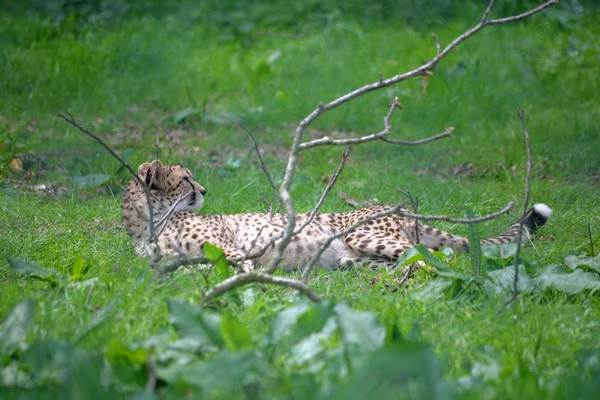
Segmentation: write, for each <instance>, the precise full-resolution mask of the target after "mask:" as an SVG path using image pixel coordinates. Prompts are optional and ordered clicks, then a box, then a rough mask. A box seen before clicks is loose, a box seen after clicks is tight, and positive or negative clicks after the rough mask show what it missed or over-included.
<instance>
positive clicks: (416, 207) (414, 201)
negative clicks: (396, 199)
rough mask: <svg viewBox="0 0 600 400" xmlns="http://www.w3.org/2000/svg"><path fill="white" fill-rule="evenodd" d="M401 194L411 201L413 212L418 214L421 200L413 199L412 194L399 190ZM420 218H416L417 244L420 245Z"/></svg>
mask: <svg viewBox="0 0 600 400" xmlns="http://www.w3.org/2000/svg"><path fill="white" fill-rule="evenodd" d="M398 192H399V193H401V194H403V195H404V196H405V197H406V198H407V199H408V201H410V205H411V206H412V209H413V212H414V213H415V214H417V213H418V212H419V198H418V197H414V198H413V197H412V195H411V194H410V192H409V191H408V190H407V191H404V190H398ZM419 236H420V235H419V218H415V242H416V243H419V242H420V240H419Z"/></svg>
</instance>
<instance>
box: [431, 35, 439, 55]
mask: <svg viewBox="0 0 600 400" xmlns="http://www.w3.org/2000/svg"><path fill="white" fill-rule="evenodd" d="M431 36H432V37H433V43H435V54H436V55H439V54H440V51H441V50H442V48H441V47H440V43H439V42H438V40H437V37H436V36H435V33H432V34H431Z"/></svg>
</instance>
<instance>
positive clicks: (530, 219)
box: [481, 203, 552, 245]
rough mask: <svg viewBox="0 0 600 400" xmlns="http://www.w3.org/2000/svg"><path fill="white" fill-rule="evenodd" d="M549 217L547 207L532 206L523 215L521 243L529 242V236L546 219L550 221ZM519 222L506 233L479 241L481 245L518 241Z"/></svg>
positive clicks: (538, 204)
mask: <svg viewBox="0 0 600 400" xmlns="http://www.w3.org/2000/svg"><path fill="white" fill-rule="evenodd" d="M550 215H552V209H551V208H550V207H548V206H547V205H546V204H544V203H537V204H534V206H533V207H531V208H530V209H529V210H527V212H526V213H525V218H524V220H523V227H524V228H525V229H524V230H523V234H522V236H521V237H522V239H521V241H522V243H525V242H527V241H528V240H529V235H530V234H532V233H535V231H536V230H537V229H538V228H539V227H541V226H543V225H544V224H545V223H546V222H548V219H550ZM519 226H520V223H519V221H517V222H515V223H514V224H513V225H512V226H511V227H510V229H509V230H508V231H506V233H504V234H502V235H500V236H496V237H493V238H489V239H483V240H482V241H481V244H482V245H485V244H494V243H496V244H500V243H514V242H516V241H517V240H518V237H519Z"/></svg>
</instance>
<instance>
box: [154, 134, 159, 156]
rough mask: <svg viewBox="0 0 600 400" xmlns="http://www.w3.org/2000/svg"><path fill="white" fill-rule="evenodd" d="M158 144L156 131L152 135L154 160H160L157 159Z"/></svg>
mask: <svg viewBox="0 0 600 400" xmlns="http://www.w3.org/2000/svg"><path fill="white" fill-rule="evenodd" d="M159 144H160V141H159V138H158V131H156V133H155V134H154V159H155V160H160V158H158V145H159Z"/></svg>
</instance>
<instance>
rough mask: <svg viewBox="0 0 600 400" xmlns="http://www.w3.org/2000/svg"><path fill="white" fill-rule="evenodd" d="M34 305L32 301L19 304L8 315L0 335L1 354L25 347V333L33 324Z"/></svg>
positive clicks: (23, 301)
mask: <svg viewBox="0 0 600 400" xmlns="http://www.w3.org/2000/svg"><path fill="white" fill-rule="evenodd" d="M34 313H35V303H34V302H33V300H32V299H25V300H22V301H21V302H19V303H18V304H17V305H16V306H15V307H14V308H13V309H12V311H11V312H10V314H8V317H7V318H6V321H4V324H3V326H2V332H1V333H0V346H1V347H2V354H11V353H12V352H14V351H15V350H17V349H21V350H22V349H23V348H24V347H25V343H24V341H25V339H26V338H27V333H28V332H29V329H30V328H31V324H32V323H33V317H34Z"/></svg>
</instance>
